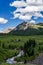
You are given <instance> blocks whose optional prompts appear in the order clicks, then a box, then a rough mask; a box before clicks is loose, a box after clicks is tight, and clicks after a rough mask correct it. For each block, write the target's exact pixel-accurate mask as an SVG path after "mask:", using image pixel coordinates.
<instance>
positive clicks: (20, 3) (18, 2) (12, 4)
mask: <svg viewBox="0 0 43 65" xmlns="http://www.w3.org/2000/svg"><path fill="white" fill-rule="evenodd" d="M10 6H14V7H24V6H27V4H26V3H25V2H24V1H14V2H13V3H10Z"/></svg>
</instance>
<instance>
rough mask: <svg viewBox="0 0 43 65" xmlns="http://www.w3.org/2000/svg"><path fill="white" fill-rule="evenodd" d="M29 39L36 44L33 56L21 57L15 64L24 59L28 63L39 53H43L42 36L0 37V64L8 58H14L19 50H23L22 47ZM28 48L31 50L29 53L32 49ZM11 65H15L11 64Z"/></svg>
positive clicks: (4, 64)
mask: <svg viewBox="0 0 43 65" xmlns="http://www.w3.org/2000/svg"><path fill="white" fill-rule="evenodd" d="M29 39H33V40H35V43H36V46H35V52H34V53H35V55H33V56H30V57H29V56H28V55H26V56H25V57H24V56H22V57H19V58H16V59H15V60H17V62H19V61H22V60H23V61H24V59H27V60H28V61H30V60H33V59H34V58H35V57H36V56H37V55H38V54H39V53H40V52H43V35H35V36H13V35H10V36H9V35H5V36H0V63H2V62H5V61H6V59H8V58H10V57H14V56H16V55H17V54H18V53H19V50H20V49H23V48H25V47H24V45H25V44H26V43H27V41H29ZM28 45H29V44H28ZM28 45H27V46H28ZM29 47H30V46H29ZM29 47H26V48H27V49H28V51H29ZM26 48H25V50H26ZM30 48H31V49H30V51H32V49H33V48H32V47H30ZM25 50H24V51H25ZM28 51H27V52H28ZM26 54H27V53H26ZM0 65H1V64H0ZM2 65H10V64H6V63H2ZM13 65H15V64H13ZM17 65H23V64H17ZM27 65H28V64H27Z"/></svg>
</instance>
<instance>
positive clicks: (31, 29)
mask: <svg viewBox="0 0 43 65" xmlns="http://www.w3.org/2000/svg"><path fill="white" fill-rule="evenodd" d="M9 34H13V35H21V36H23V35H43V25H42V24H33V23H28V22H23V23H21V24H19V25H18V26H17V27H16V28H14V29H13V30H11V31H10V32H9Z"/></svg>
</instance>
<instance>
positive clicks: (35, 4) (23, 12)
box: [10, 0, 43, 22]
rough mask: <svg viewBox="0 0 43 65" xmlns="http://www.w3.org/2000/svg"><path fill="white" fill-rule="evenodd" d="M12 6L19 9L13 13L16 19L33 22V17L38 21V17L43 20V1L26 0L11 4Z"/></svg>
mask: <svg viewBox="0 0 43 65" xmlns="http://www.w3.org/2000/svg"><path fill="white" fill-rule="evenodd" d="M10 6H14V7H16V8H17V9H16V10H15V11H14V12H13V15H14V19H15V18H19V19H22V20H31V18H32V16H34V18H35V19H37V18H38V17H41V18H43V15H42V14H41V13H40V12H41V11H43V0H26V2H25V1H24V0H21V1H18V0H16V1H14V2H12V3H10ZM22 7H25V8H22ZM18 12H19V13H18ZM32 21H33V20H32ZM33 22H34V21H33Z"/></svg>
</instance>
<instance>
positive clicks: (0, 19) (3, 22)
mask: <svg viewBox="0 0 43 65" xmlns="http://www.w3.org/2000/svg"><path fill="white" fill-rule="evenodd" d="M7 22H8V20H7V19H5V18H1V17H0V23H1V24H5V23H7Z"/></svg>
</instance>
